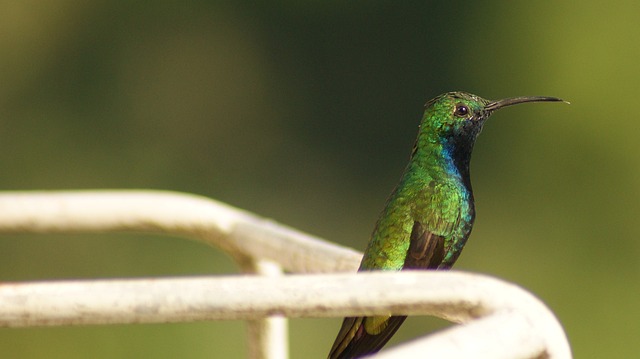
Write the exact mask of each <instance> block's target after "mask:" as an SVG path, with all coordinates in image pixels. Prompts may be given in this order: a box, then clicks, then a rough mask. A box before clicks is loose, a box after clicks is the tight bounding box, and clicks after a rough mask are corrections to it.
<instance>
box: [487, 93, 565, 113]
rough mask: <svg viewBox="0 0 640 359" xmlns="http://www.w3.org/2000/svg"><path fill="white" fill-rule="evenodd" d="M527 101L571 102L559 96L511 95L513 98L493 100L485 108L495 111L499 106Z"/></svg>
mask: <svg viewBox="0 0 640 359" xmlns="http://www.w3.org/2000/svg"><path fill="white" fill-rule="evenodd" d="M525 102H564V103H569V102H567V101H565V100H563V99H560V98H557V97H546V96H528V97H511V98H505V99H502V100H498V101H492V102H490V103H488V104H487V105H486V106H485V107H484V109H485V110H486V111H489V112H491V111H495V110H497V109H499V108H503V107H507V106H511V105H517V104H519V103H525Z"/></svg>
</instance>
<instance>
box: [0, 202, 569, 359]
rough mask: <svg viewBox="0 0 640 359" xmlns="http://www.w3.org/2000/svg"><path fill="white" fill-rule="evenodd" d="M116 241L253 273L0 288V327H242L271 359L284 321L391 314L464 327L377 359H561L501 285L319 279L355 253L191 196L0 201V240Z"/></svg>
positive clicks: (546, 318)
mask: <svg viewBox="0 0 640 359" xmlns="http://www.w3.org/2000/svg"><path fill="white" fill-rule="evenodd" d="M114 231H129V232H130V231H137V232H153V233H163V234H170V235H177V236H182V237H186V238H190V239H194V240H200V241H203V242H205V243H208V244H211V245H214V246H216V247H218V248H220V249H222V250H224V251H225V252H227V253H228V254H230V255H231V256H232V257H233V258H234V259H235V260H236V261H237V263H239V265H240V266H241V268H242V269H243V270H244V271H245V272H248V273H257V274H260V275H258V276H255V275H252V276H242V277H239V276H211V277H201V276H200V277H182V278H156V279H152V280H149V279H119V280H82V281H78V280H73V281H48V282H28V283H3V284H2V286H0V327H26V326H46V325H49V326H53V325H78V324H115V323H158V322H186V321H194V320H223V319H245V320H248V322H249V345H250V350H249V355H250V357H251V358H260V359H263V358H264V359H280V358H286V357H287V356H288V350H287V347H288V344H287V329H286V328H287V326H286V319H285V318H286V317H342V316H354V315H374V314H387V313H389V312H392V313H394V314H407V315H433V316H438V317H441V318H445V319H448V320H450V321H453V322H457V323H463V324H462V325H457V326H453V327H451V328H449V329H446V330H443V331H440V332H437V333H434V334H431V335H428V336H425V337H423V338H420V339H417V340H414V341H412V342H410V343H407V344H404V345H400V346H397V347H395V348H392V349H389V350H384V351H382V352H380V353H379V354H378V355H377V356H376V357H379V358H413V357H418V356H419V357H433V358H440V357H446V358H470V357H473V358H492V359H495V358H505V359H506V358H509V359H511V358H553V359H567V358H571V350H570V347H569V344H568V341H567V339H566V335H565V333H564V331H563V329H562V326H561V325H560V323H559V322H558V321H557V319H556V318H555V316H554V315H553V313H552V312H551V311H550V310H549V309H548V308H547V307H546V306H545V305H544V304H543V303H542V302H541V301H539V300H538V299H537V298H535V296H533V295H532V294H530V293H529V292H527V291H525V290H523V289H521V288H519V287H517V286H515V285H513V284H509V283H506V282H504V281H501V280H499V279H494V278H491V277H488V276H484V275H478V274H469V273H461V272H455V271H450V272H432V271H405V272H400V273H382V272H372V273H359V274H355V273H349V274H346V273H341V274H335V273H334V274H317V273H332V272H354V271H355V270H356V268H357V267H358V264H359V260H360V257H361V253H359V252H357V251H354V250H351V249H349V248H346V247H342V246H338V245H335V244H332V243H330V242H326V241H323V240H321V239H318V238H315V237H312V236H309V235H307V234H304V233H302V232H299V231H297V230H295V229H292V228H289V227H286V226H282V225H279V224H276V223H274V222H272V221H268V220H265V219H262V218H259V217H257V216H255V215H253V214H250V213H248V212H245V211H241V210H238V209H236V208H233V207H230V206H228V205H225V204H222V203H219V202H216V201H213V200H211V199H207V198H203V197H198V196H193V195H187V194H179V193H172V192H162V191H73V192H4V193H2V192H0V234H2V233H96V232H114ZM283 270H286V271H289V272H293V273H298V274H291V275H283V274H282V271H283ZM312 273H316V274H313V275H311V274H312ZM363 291H364V292H367V293H369V295H367V296H361V295H360V293H362V292H363ZM255 293H260V295H259V296H257V295H255ZM416 353H419V355H417V354H416ZM319 355H320V356H322V355H324V353H320V354H319Z"/></svg>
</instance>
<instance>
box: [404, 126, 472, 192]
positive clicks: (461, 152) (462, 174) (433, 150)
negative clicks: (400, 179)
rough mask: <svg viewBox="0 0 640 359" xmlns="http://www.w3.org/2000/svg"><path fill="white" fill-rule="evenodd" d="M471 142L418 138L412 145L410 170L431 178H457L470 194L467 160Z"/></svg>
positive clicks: (468, 159)
mask: <svg viewBox="0 0 640 359" xmlns="http://www.w3.org/2000/svg"><path fill="white" fill-rule="evenodd" d="M472 149H473V143H462V144H460V143H455V141H454V140H447V139H444V140H440V141H432V140H430V139H422V138H420V137H419V138H418V142H417V143H416V145H415V147H414V151H413V154H412V155H411V161H410V163H409V167H410V170H412V171H417V172H422V173H425V174H426V175H427V176H428V177H430V178H431V179H432V180H435V181H439V180H457V181H459V182H460V184H461V185H463V186H464V187H465V189H466V190H467V191H468V192H469V194H472V189H471V178H470V175H469V162H470V160H471V151H472Z"/></svg>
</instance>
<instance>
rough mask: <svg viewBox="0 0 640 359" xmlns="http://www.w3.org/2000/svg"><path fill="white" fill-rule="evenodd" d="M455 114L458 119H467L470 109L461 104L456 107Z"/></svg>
mask: <svg viewBox="0 0 640 359" xmlns="http://www.w3.org/2000/svg"><path fill="white" fill-rule="evenodd" d="M453 114H454V115H456V117H467V115H468V114H469V107H467V106H466V105H463V104H461V103H459V104H457V105H456V109H455V111H454V112H453Z"/></svg>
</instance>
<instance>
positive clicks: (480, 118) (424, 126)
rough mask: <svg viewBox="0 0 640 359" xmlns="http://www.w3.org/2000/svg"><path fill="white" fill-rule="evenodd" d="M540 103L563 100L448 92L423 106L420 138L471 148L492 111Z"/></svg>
mask: <svg viewBox="0 0 640 359" xmlns="http://www.w3.org/2000/svg"><path fill="white" fill-rule="evenodd" d="M543 101H563V100H561V99H559V98H555V97H538V96H536V97H513V98H507V99H503V100H498V101H490V100H487V99H484V98H482V97H479V96H476V95H473V94H470V93H466V92H447V93H445V94H442V95H440V96H438V97H436V98H434V99H432V100H430V101H428V102H427V103H426V104H425V111H424V116H423V118H422V122H421V124H420V135H421V136H426V137H428V138H430V140H431V141H434V142H436V141H437V142H447V143H450V144H451V145H454V146H464V145H465V144H470V145H473V142H475V139H476V137H477V136H478V134H479V133H480V131H481V130H482V126H483V125H484V122H485V121H486V119H487V118H489V116H491V114H492V113H493V112H494V111H496V110H498V109H500V108H503V107H506V106H511V105H515V104H520V103H525V102H543ZM465 147H466V146H465Z"/></svg>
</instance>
